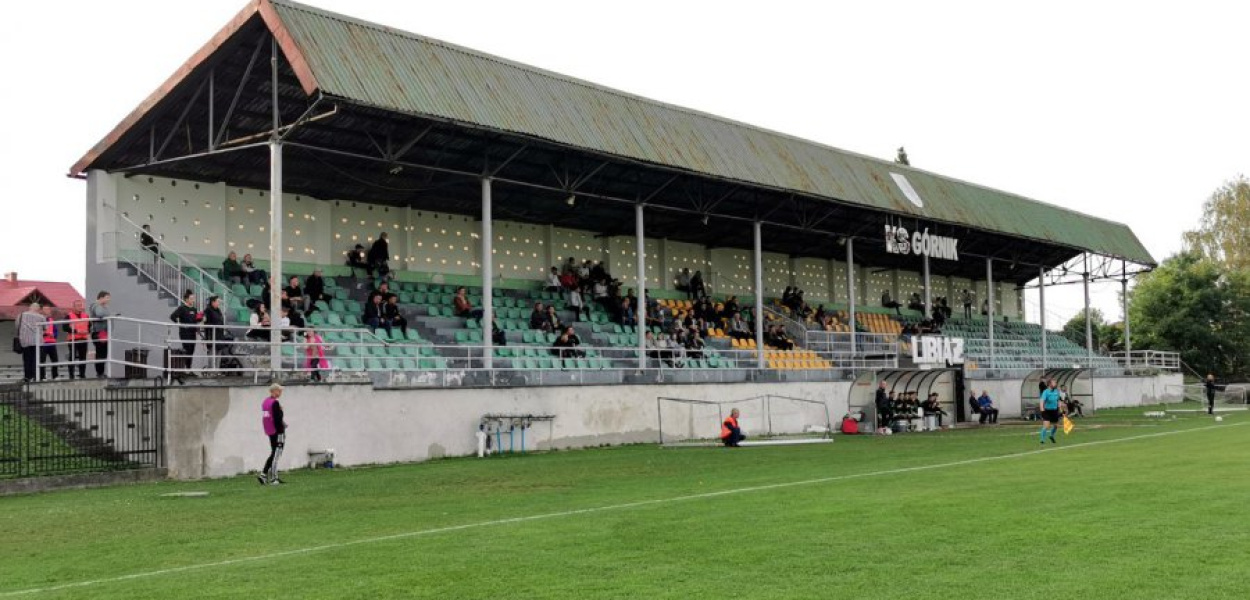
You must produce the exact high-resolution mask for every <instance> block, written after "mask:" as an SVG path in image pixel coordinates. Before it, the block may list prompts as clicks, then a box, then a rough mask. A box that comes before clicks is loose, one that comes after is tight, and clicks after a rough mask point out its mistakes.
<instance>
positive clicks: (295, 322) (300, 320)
mask: <svg viewBox="0 0 1250 600" xmlns="http://www.w3.org/2000/svg"><path fill="white" fill-rule="evenodd" d="M282 316H283V317H285V319H284V320H285V321H286V322H287V323H288V324H290V326H291V328H292V329H303V328H304V326H305V325H306V323H305V322H304V313H302V312H300V311H299V309H296V308H290V307H286V306H284V307H282Z"/></svg>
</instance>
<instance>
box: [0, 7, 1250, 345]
mask: <svg viewBox="0 0 1250 600" xmlns="http://www.w3.org/2000/svg"><path fill="white" fill-rule="evenodd" d="M313 3H314V4H315V5H317V6H319V7H321V8H326V9H329V10H334V11H338V12H342V13H345V14H349V15H352V16H356V17H359V18H362V19H366V20H370V21H375V22H380V23H383V24H386V25H389V26H392V27H396V28H399V29H405V30H409V31H413V32H416V33H420V34H423V35H428V36H431V37H435V38H440V39H444V40H447V41H450V42H454V43H457V44H461V45H464V46H468V47H470V48H475V49H479V50H482V51H485V52H490V53H493V54H497V55H501V56H505V57H508V58H510V59H513V60H517V61H520V62H525V63H529V64H532V65H536V66H539V67H542V68H546V69H550V70H553V71H556V72H560V73H566V74H569V75H572V76H575V77H580V78H583V79H587V80H590V81H593V82H596V83H600V84H604V85H608V86H612V87H615V88H619V89H622V90H625V91H628V92H632V93H636V94H640V95H643V96H647V97H650V98H655V99H658V100H662V101H666V102H671V103H675V104H679V105H684V106H689V107H692V108H695V109H699V110H702V111H706V112H710V113H713V114H719V115H723V116H726V117H729V118H733V119H737V120H741V121H744V122H748V123H752V124H755V125H759V126H762V127H767V128H770V129H775V130H778V131H783V132H786V133H790V134H794V135H797V136H800V137H804V138H808V139H811V140H816V141H819V142H822V143H826V144H829V145H832V146H835V147H839V148H844V149H847V150H853V151H856V152H862V153H864V154H869V155H873V156H878V157H882V158H893V156H894V150H895V148H897V147H898V146H900V145H905V146H906V147H907V151H908V154H909V155H910V157H911V161H912V164H913V165H915V166H917V167H921V168H924V169H928V170H932V171H936V172H938V173H942V174H945V175H950V176H953V177H958V178H961V179H966V180H969V181H973V182H977V183H980V184H984V185H989V186H992V187H997V188H1001V189H1004V190H1008V191H1011V192H1015V193H1019V194H1023V195H1025V196H1029V197H1032V198H1036V199H1039V200H1043V201H1046V202H1050V203H1053V204H1058V205H1061V206H1065V207H1069V208H1073V209H1077V210H1080V211H1083V212H1086V213H1089V214H1093V215H1097V216H1101V217H1105V218H1108V219H1112V220H1116V221H1120V222H1123V223H1127V224H1128V225H1129V226H1131V227H1132V228H1133V230H1134V231H1135V232H1136V233H1137V235H1138V237H1139V238H1141V240H1142V241H1143V242H1144V243H1145V245H1146V247H1147V248H1148V249H1149V250H1150V251H1151V253H1152V254H1154V256H1155V258H1156V259H1159V260H1162V259H1163V258H1164V257H1166V256H1167V255H1169V254H1171V253H1173V252H1175V251H1177V250H1178V249H1179V248H1180V235H1181V232H1182V231H1183V230H1185V229H1187V228H1191V227H1193V226H1194V225H1195V224H1196V223H1197V220H1198V217H1199V214H1200V209H1201V204H1202V201H1203V200H1204V199H1205V198H1206V197H1207V195H1209V194H1210V192H1211V191H1212V190H1214V189H1215V188H1216V187H1218V186H1219V185H1220V184H1221V183H1222V182H1223V181H1224V180H1226V179H1229V178H1231V177H1233V176H1234V175H1236V174H1238V173H1242V172H1247V171H1250V168H1248V166H1247V165H1250V119H1247V115H1248V114H1250V78H1248V77H1247V63H1246V46H1245V25H1246V24H1247V23H1250V3H1243V2H1227V1H1224V2H1208V1H1193V0H1191V1H1189V2H1184V3H1174V4H1171V5H1163V4H1162V3H1158V4H1156V3H1152V2H1134V3H1116V2H1101V3H1095V2H1088V1H1083V2H1046V3H1034V4H1033V7H1032V8H1029V7H1025V6H1024V4H1023V3H1018V2H1001V1H999V2H964V1H950V2H932V1H895V2H862V1H860V2H840V1H839V2H820V3H817V2H797V1H795V2H784V1H775V2H767V3H761V2H674V1H671V0H670V1H667V2H657V1H651V0H645V1H637V0H636V1H634V2H629V3H627V4H621V3H595V2H584V1H582V2H574V1H567V2H541V1H532V2H510V1H499V2H473V1H469V0H457V1H455V2H451V1H443V2H410V1H400V0H391V1H384V0H314V1H313ZM243 5H244V0H196V1H195V2H169V1H168V0H114V1H112V2H96V1H85V0H70V1H66V0H63V1H61V2H23V3H13V5H11V6H9V5H6V6H5V13H6V14H5V19H4V22H3V24H0V61H3V62H2V64H0V67H2V70H3V72H4V74H5V78H6V82H7V83H6V84H5V86H4V87H5V92H6V93H5V100H4V105H5V107H6V110H5V111H4V112H5V116H6V121H7V122H6V123H5V127H4V129H3V130H2V133H0V169H2V170H3V172H2V174H3V186H4V187H3V189H4V191H5V195H6V196H7V198H6V199H7V204H8V206H10V207H12V208H10V210H9V212H8V216H9V218H5V219H0V240H3V243H4V247H5V249H6V252H5V253H4V254H5V257H4V260H3V264H0V268H2V269H3V270H4V271H6V272H7V271H11V270H16V271H18V273H19V274H20V275H21V276H22V277H24V278H30V279H52V280H68V281H70V282H71V283H73V284H74V285H75V286H76V287H79V288H80V289H81V287H82V283H83V279H84V274H83V272H84V264H83V260H84V258H83V257H84V250H83V248H84V242H83V231H84V221H83V207H84V204H85V200H84V198H85V184H84V183H83V182H80V181H75V180H67V179H66V178H65V173H66V171H67V170H68V167H69V166H70V164H72V163H73V162H74V161H75V160H76V159H77V158H78V157H79V156H81V155H82V154H84V153H85V152H86V151H87V150H88V149H89V148H90V147H91V146H92V145H93V144H94V143H95V142H96V141H98V140H99V139H100V138H101V137H103V136H104V134H105V133H107V132H108V131H109V130H110V129H111V128H112V127H113V126H114V125H115V124H116V123H117V122H118V121H120V120H121V118H122V117H124V116H125V115H126V114H127V113H128V112H129V111H130V110H131V109H133V108H134V107H135V106H136V105H137V104H138V103H139V102H140V101H141V100H142V99H143V98H145V97H146V96H147V95H148V94H149V93H150V92H151V91H152V90H153V89H155V88H156V87H157V86H158V85H159V84H160V83H161V82H162V81H163V80H164V79H165V78H166V77H167V76H169V75H170V74H171V73H172V72H173V71H174V70H175V69H176V68H177V67H178V66H179V65H181V64H182V63H183V62H184V61H185V60H186V59H187V58H188V57H189V56H191V54H192V53H194V52H195V51H196V50H197V49H198V48H199V47H200V46H201V45H202V44H204V43H205V42H206V41H208V39H209V38H210V37H211V36H212V35H213V34H214V33H216V32H217V31H218V30H219V29H220V28H221V27H222V26H223V25H225V23H226V22H227V21H228V20H229V19H230V18H231V17H232V16H233V15H234V14H235V13H237V12H238V11H239V10H240V9H241V8H242V7H243ZM1121 5H1122V6H1121ZM1118 287H1119V286H1118V284H1114V285H1112V284H1104V285H1102V286H1096V287H1095V289H1094V301H1095V305H1096V306H1099V307H1101V308H1103V309H1104V311H1105V312H1107V313H1108V315H1109V316H1110V317H1111V318H1112V319H1113V320H1115V319H1118V318H1119V309H1118V307H1117V306H1116V291H1117V289H1118ZM88 292H89V291H88ZM1035 300H1036V294H1035V293H1034V294H1032V295H1031V296H1030V300H1029V303H1030V306H1031V310H1030V312H1031V313H1036V306H1035ZM1047 300H1048V302H1047V308H1048V310H1047V312H1048V313H1049V314H1050V318H1051V319H1054V320H1052V321H1051V323H1056V321H1055V320H1058V319H1063V320H1066V319H1067V318H1068V317H1070V316H1071V315H1073V314H1075V313H1076V312H1077V311H1078V310H1079V309H1080V307H1081V305H1082V300H1081V296H1080V286H1071V287H1069V288H1066V289H1062V290H1058V289H1057V290H1055V292H1054V293H1053V294H1047ZM1054 326H1055V327H1057V326H1058V325H1057V324H1056V325H1054Z"/></svg>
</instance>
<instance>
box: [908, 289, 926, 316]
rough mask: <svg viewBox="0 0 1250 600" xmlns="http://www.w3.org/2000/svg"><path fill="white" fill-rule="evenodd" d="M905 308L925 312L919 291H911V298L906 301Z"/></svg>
mask: <svg viewBox="0 0 1250 600" xmlns="http://www.w3.org/2000/svg"><path fill="white" fill-rule="evenodd" d="M907 308H909V309H911V310H915V311H919V312H920V314H925V312H924V310H925V306H924V300H921V298H920V292H912V294H911V299H910V300H908V301H907Z"/></svg>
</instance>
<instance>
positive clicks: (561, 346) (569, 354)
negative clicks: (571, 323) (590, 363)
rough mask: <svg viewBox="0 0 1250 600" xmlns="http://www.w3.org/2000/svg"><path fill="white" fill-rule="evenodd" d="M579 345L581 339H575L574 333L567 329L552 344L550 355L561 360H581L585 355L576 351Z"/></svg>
mask: <svg viewBox="0 0 1250 600" xmlns="http://www.w3.org/2000/svg"><path fill="white" fill-rule="evenodd" d="M581 343H582V341H581V339H580V338H578V337H577V334H576V333H573V328H572V327H569V328H567V329H565V330H564V332H563V333H561V334H560V337H558V338H556V341H555V343H554V344H552V346H553V348H554V349H553V350H552V353H553V354H555V355H556V356H559V357H560V358H562V359H563V358H582V357H583V356H585V353H583V352H582V351H581V350H578V349H577V347H578V346H580V345H581Z"/></svg>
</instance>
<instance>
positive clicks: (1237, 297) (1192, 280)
mask: <svg viewBox="0 0 1250 600" xmlns="http://www.w3.org/2000/svg"><path fill="white" fill-rule="evenodd" d="M1130 295H1131V298H1132V302H1131V305H1130V309H1129V315H1130V318H1131V319H1132V324H1133V349H1134V350H1145V349H1159V350H1175V351H1177V352H1180V354H1181V360H1184V361H1185V362H1186V363H1188V364H1189V365H1190V366H1191V367H1193V368H1194V369H1196V370H1198V371H1199V372H1200V373H1208V372H1210V373H1217V374H1219V375H1220V376H1221V377H1237V376H1245V375H1246V374H1247V373H1250V351H1248V349H1250V345H1247V343H1246V341H1247V340H1250V272H1247V271H1245V270H1239V269H1233V268H1229V267H1228V266H1226V265H1224V264H1222V263H1220V262H1216V261H1214V260H1211V259H1209V258H1207V257H1204V256H1203V255H1202V254H1200V253H1198V252H1192V251H1191V252H1185V253H1182V254H1179V255H1177V256H1173V257H1171V258H1169V259H1167V260H1165V261H1164V262H1163V264H1162V265H1160V266H1159V268H1158V269H1156V270H1154V271H1153V272H1151V273H1148V274H1146V275H1144V276H1142V277H1141V278H1140V279H1139V280H1138V283H1137V286H1136V287H1134V289H1133V291H1132V292H1131V293H1130Z"/></svg>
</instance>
